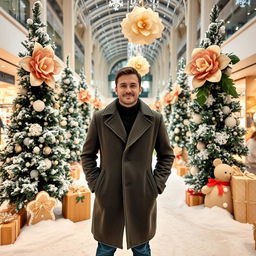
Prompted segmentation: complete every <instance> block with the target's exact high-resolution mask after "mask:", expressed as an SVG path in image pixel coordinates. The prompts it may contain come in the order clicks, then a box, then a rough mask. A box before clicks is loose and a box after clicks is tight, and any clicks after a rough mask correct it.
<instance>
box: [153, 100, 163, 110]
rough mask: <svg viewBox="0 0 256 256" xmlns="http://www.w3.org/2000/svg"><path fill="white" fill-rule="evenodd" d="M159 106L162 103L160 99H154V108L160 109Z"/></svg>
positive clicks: (160, 106)
mask: <svg viewBox="0 0 256 256" xmlns="http://www.w3.org/2000/svg"><path fill="white" fill-rule="evenodd" d="M161 108H162V103H161V101H160V100H156V101H155V103H154V109H155V110H157V111H161Z"/></svg>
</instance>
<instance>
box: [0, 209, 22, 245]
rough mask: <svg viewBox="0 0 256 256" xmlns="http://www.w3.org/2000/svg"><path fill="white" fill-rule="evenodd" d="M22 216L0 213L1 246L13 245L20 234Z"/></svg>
mask: <svg viewBox="0 0 256 256" xmlns="http://www.w3.org/2000/svg"><path fill="white" fill-rule="evenodd" d="M20 219H21V217H20V215H18V214H12V213H10V212H3V211H2V212H1V213H0V245H7V244H13V243H14V242H15V241H16V239H17V237H18V235H19V234H20V225H21V224H20Z"/></svg>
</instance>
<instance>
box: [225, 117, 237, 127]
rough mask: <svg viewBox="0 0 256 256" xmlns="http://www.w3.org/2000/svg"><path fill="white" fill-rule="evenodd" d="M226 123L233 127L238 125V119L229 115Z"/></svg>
mask: <svg viewBox="0 0 256 256" xmlns="http://www.w3.org/2000/svg"><path fill="white" fill-rule="evenodd" d="M225 125H226V126H227V127H230V128H233V127H235V126H236V119H235V118H234V117H233V116H229V117H227V118H226V119H225Z"/></svg>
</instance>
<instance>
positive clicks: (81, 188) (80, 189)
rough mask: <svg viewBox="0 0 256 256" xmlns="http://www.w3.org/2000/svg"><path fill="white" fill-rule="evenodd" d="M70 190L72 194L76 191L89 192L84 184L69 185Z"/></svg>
mask: <svg viewBox="0 0 256 256" xmlns="http://www.w3.org/2000/svg"><path fill="white" fill-rule="evenodd" d="M69 192H70V193H72V194H75V193H81V192H87V190H86V188H85V187H84V186H76V185H73V186H70V187H69Z"/></svg>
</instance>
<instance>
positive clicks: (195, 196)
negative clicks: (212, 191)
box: [186, 189, 204, 206]
mask: <svg viewBox="0 0 256 256" xmlns="http://www.w3.org/2000/svg"><path fill="white" fill-rule="evenodd" d="M203 203H204V195H203V194H202V193H195V192H194V191H193V190H191V189H188V190H187V191H186V204H187V205H188V206H196V205H200V204H203Z"/></svg>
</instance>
